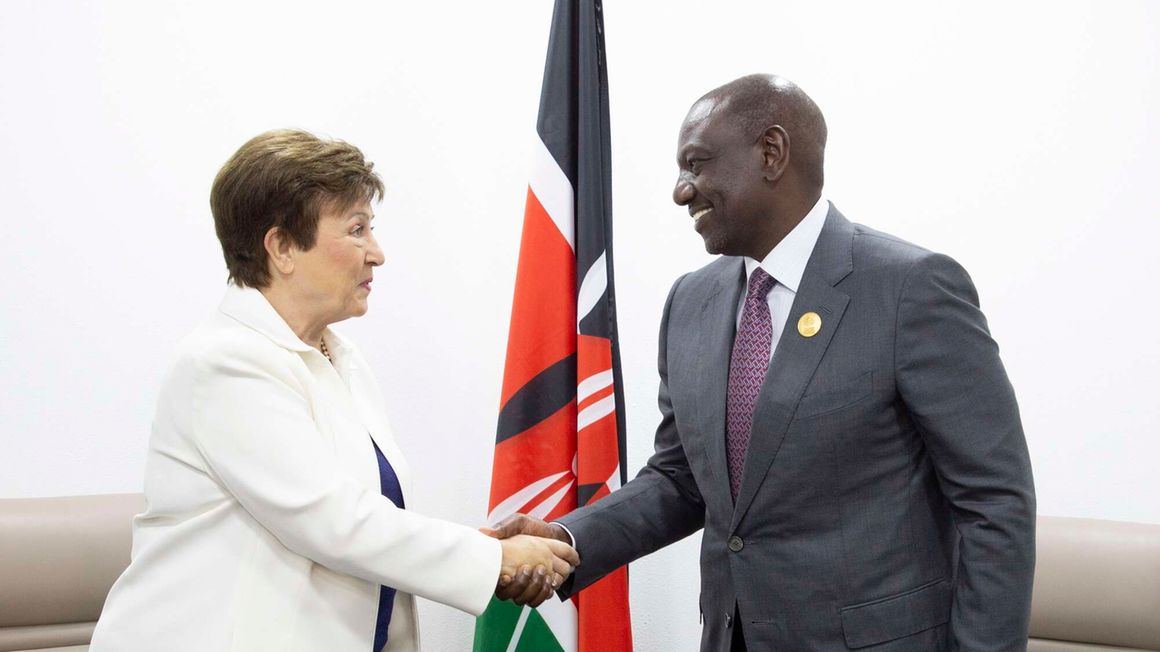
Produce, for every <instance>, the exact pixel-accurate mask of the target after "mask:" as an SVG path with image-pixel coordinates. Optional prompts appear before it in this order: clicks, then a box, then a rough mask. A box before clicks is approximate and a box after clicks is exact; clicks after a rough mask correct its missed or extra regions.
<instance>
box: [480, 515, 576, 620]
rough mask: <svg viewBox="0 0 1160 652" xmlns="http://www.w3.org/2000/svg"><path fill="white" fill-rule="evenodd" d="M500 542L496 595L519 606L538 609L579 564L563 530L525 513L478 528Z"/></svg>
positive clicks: (569, 540) (568, 538) (570, 542)
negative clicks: (501, 553)
mask: <svg viewBox="0 0 1160 652" xmlns="http://www.w3.org/2000/svg"><path fill="white" fill-rule="evenodd" d="M479 531H480V532H483V533H484V534H486V535H487V536H489V537H494V538H496V539H499V540H500V545H501V546H502V547H503V562H502V564H501V566H500V571H499V582H498V583H497V584H496V586H495V596H496V597H497V598H499V599H500V600H511V601H512V602H514V603H516V604H519V605H525V604H526V605H530V606H532V607H538V606H540V604H541V603H543V602H544V600H547V599H548V598H549V597H551V595H552V593H553V592H554V591H555V590H556V589H558V588H559V587H560V585H561V584H563V583H564V581H565V580H566V579H568V576H569V575H571V574H572V571H573V570H574V569H575V568H576V567H577V566H579V565H580V555H579V554H578V553H577V552H576V550H575V549H573V548H572V538H571V537H570V536H568V533H567V532H565V531H564V528H562V527H560V526H559V525H556V524H553V523H545V522H544V521H542V520H540V519H538V518H536V517H534V516H528V515H527V514H516V515H514V516H509V517H508V518H506V519H504V520H503V522H501V523H500V524H499V525H497V526H496V527H495V528H488V527H482V528H479Z"/></svg>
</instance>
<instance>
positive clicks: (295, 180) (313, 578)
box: [91, 131, 578, 652]
mask: <svg viewBox="0 0 1160 652" xmlns="http://www.w3.org/2000/svg"><path fill="white" fill-rule="evenodd" d="M382 192H383V185H382V181H381V180H380V179H379V177H378V175H377V174H375V172H374V171H373V165H372V164H371V163H369V162H366V161H365V160H364V159H363V156H362V153H361V152H360V151H359V150H358V149H357V148H355V147H353V146H351V145H348V144H346V143H342V142H335V141H324V140H321V139H319V138H316V137H315V136H313V135H311V134H308V133H305V132H302V131H272V132H268V133H265V134H262V135H260V136H258V137H256V138H254V139H253V140H251V141H249V142H248V143H246V144H245V145H243V146H242V148H241V149H239V150H238V151H237V153H235V154H234V156H233V157H232V158H231V159H230V160H229V161H228V162H227V163H226V164H225V166H224V167H223V168H222V169H221V171H220V172H219V173H218V175H217V178H216V180H215V181H214V185H213V190H212V192H211V195H210V204H211V208H212V211H213V217H214V223H215V226H216V229H217V234H218V239H219V240H220V241H221V244H222V250H223V252H224V254H225V260H226V266H227V268H228V269H229V275H230V281H231V284H230V286H229V288H228V289H227V291H226V295H225V298H224V299H223V300H222V303H221V306H220V308H219V309H218V311H217V312H216V313H215V314H214V315H213V316H211V317H210V319H209V320H208V321H206V322H205V323H204V324H202V325H201V326H200V327H199V328H198V329H197V330H196V331H195V332H194V333H193V334H192V335H190V336H189V337H188V338H187V339H186V340H185V341H184V342H183V344H182V345H181V347H180V350H179V354H178V359H177V362H176V363H175V365H174V366H173V368H172V369H171V371H170V373H169V375H168V377H167V379H166V381H165V384H164V386H163V388H162V391H161V396H160V400H159V402H158V407H157V415H156V419H155V421H154V424H153V432H152V436H151V438H150V444H149V454H148V459H147V464H146V471H145V496H146V498H147V501H148V507H147V509H146V511H145V513H143V514H141V515H139V516H138V517H137V518H136V519H135V520H134V523H133V554H132V563H130V565H129V567H128V569H126V571H125V573H124V574H123V575H122V576H121V578H120V579H119V580H118V581H117V582H116V584H115V585H114V586H113V588H112V590H111V592H110V593H109V597H108V600H107V602H106V604H105V608H104V612H103V613H102V615H101V619H100V622H99V623H98V624H97V629H96V632H95V633H94V635H93V642H92V647H91V649H92V650H93V652H106V651H108V652H131V651H136V650H141V651H146V650H147V651H150V652H155V651H157V650H166V651H167V652H171V651H175V650H177V651H180V650H190V651H194V650H197V651H199V652H204V651H215V652H216V651H223V650H239V651H243V650H244V651H246V652H252V651H255V650H278V651H279V652H283V651H291V650H303V651H305V650H311V651H317V650H326V651H328V652H329V651H339V650H342V651H345V650H350V651H351V652H356V651H357V652H370V651H371V650H375V651H378V650H382V649H389V650H417V649H418V622H417V620H416V614H415V604H414V598H413V597H412V596H413V595H421V596H424V597H426V598H429V599H431V600H435V601H438V602H442V603H444V604H447V605H450V606H453V607H456V608H458V609H461V610H463V611H467V612H469V613H472V614H479V613H481V612H482V611H483V610H484V608H485V607H486V606H487V604H488V601H489V600H490V598H491V595H492V593H493V591H494V590H495V588H496V585H497V580H498V579H499V578H500V577H501V575H503V576H504V577H505V580H506V578H510V577H511V576H512V575H514V574H515V573H516V572H517V570H519V569H521V568H523V569H524V571H523V572H524V573H525V574H526V573H527V570H526V569H527V567H543V569H548V572H547V573H546V574H545V573H544V572H543V569H539V568H538V569H537V570H538V571H539V572H538V573H537V574H536V575H535V582H536V585H535V586H534V587H533V588H531V589H529V592H528V593H525V595H524V596H523V597H524V598H527V599H529V600H530V601H532V602H533V603H535V604H538V601H541V600H542V599H544V598H546V597H547V596H548V595H550V594H551V591H552V587H553V586H554V585H556V584H558V582H560V581H562V579H563V577H565V576H566V575H567V574H568V573H569V572H571V568H572V566H573V565H575V564H576V563H577V562H578V559H577V557H576V553H575V551H574V550H572V549H571V548H570V547H568V546H567V545H564V544H560V542H558V541H548V540H545V539H537V538H534V537H517V538H512V539H506V540H503V541H499V540H496V539H494V538H489V537H488V536H485V535H484V534H482V533H480V532H478V531H476V530H474V529H471V528H468V527H464V526H461V525H456V524H453V523H449V522H446V521H441V520H437V519H432V518H428V517H425V516H421V515H419V514H416V513H415V512H412V511H409V510H407V509H406V498H407V496H408V495H409V492H410V484H411V482H410V470H409V469H408V467H407V464H406V462H405V461H404V460H403V457H402V455H401V453H400V451H399V448H398V446H397V445H396V443H395V439H394V436H393V435H392V433H391V430H390V428H389V426H388V425H387V421H386V417H385V415H384V413H383V410H382V406H381V402H380V401H381V399H380V395H379V389H378V387H377V385H376V384H375V380H374V377H373V376H372V375H371V373H370V368H369V366H368V365H367V363H366V362H365V361H364V360H363V358H362V357H361V356H360V355H359V353H358V351H357V350H356V349H355V348H354V347H353V346H352V345H351V344H350V343H349V342H347V341H345V340H344V339H343V338H341V337H339V336H338V335H337V334H336V333H334V332H333V331H331V330H330V329H329V325H330V324H333V323H335V322H338V321H342V320H344V319H347V318H350V317H356V316H359V315H362V314H364V313H365V312H366V311H367V299H368V297H369V296H370V293H371V281H372V277H373V271H374V268H375V267H377V266H378V265H380V264H382V262H383V253H382V250H380V249H379V245H378V243H377V242H376V241H375V238H374V235H373V233H372V231H371V228H372V227H371V221H372V219H373V218H374V215H373V212H372V210H371V202H372V201H377V200H378V199H379V198H380V197H381V195H382Z"/></svg>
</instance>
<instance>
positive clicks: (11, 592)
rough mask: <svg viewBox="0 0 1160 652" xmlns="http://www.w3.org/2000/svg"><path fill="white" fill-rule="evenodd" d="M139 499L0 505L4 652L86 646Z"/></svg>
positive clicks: (120, 566)
mask: <svg viewBox="0 0 1160 652" xmlns="http://www.w3.org/2000/svg"><path fill="white" fill-rule="evenodd" d="M144 508H145V498H144V496H142V495H141V494H107V495H102V496H75V497H64V498H5V499H0V652H7V651H9V650H27V649H42V648H53V647H59V646H66V645H80V644H87V643H88V642H89V639H90V637H91V636H92V633H93V627H94V625H96V621H97V618H98V617H99V616H100V614H101V607H102V606H104V604H105V596H107V595H108V593H109V587H111V586H112V585H113V582H114V581H115V580H116V579H117V577H118V576H119V575H120V574H121V571H123V570H125V567H126V566H128V565H129V549H130V546H131V544H132V520H133V516H134V515H135V514H137V513H139V512H142V511H144Z"/></svg>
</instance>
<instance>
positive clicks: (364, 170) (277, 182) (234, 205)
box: [209, 129, 383, 288]
mask: <svg viewBox="0 0 1160 652" xmlns="http://www.w3.org/2000/svg"><path fill="white" fill-rule="evenodd" d="M382 196H383V181H382V179H380V178H379V175H378V174H376V173H375V171H374V163H371V162H370V161H367V160H366V159H364V158H363V154H362V152H361V151H359V149H358V148H357V147H355V146H354V145H351V144H349V143H344V142H342V141H340V140H324V139H322V138H319V137H317V136H315V135H314V134H311V133H308V132H305V131H301V130H296V129H277V130H274V131H267V132H266V133H264V134H260V135H258V136H255V137H254V138H251V139H250V140H249V141H248V142H247V143H246V144H245V145H242V146H241V148H239V149H238V151H237V152H235V153H234V155H233V156H231V157H230V160H228V161H226V164H225V165H223V166H222V169H221V170H220V171H218V174H217V177H216V178H215V179H214V181H213V189H212V190H211V191H210V194H209V205H210V210H211V211H212V212H213V221H214V228H215V229H216V230H217V237H218V240H219V241H221V244H222V253H223V254H224V255H225V258H226V268H227V269H229V273H230V280H231V281H233V282H234V283H236V284H238V285H240V286H242V287H246V286H249V287H254V288H262V287H265V286H267V285H269V283H270V270H269V268H268V267H267V266H266V249H265V245H264V243H263V241H264V240H265V237H266V232H267V231H269V230H270V229H271V228H272V227H275V226H277V227H279V228H280V229H281V230H282V231H283V232H284V233H285V234H286V235H287V236H288V237H289V238H290V240H291V242H293V243H294V244H295V245H296V246H297V247H299V248H301V249H310V248H311V247H313V246H314V241H315V238H316V237H317V235H318V219H319V217H320V215H321V213H322V209H323V207H324V206H334V207H336V208H338V209H339V210H345V209H347V208H349V207H350V206H352V205H353V204H355V203H356V202H359V201H378V200H379V199H381V198H382Z"/></svg>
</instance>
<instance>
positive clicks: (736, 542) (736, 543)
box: [729, 536, 745, 552]
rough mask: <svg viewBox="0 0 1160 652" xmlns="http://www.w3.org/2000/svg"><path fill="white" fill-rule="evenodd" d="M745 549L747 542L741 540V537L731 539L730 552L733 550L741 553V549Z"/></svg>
mask: <svg viewBox="0 0 1160 652" xmlns="http://www.w3.org/2000/svg"><path fill="white" fill-rule="evenodd" d="M744 547H745V542H744V541H742V540H741V537H738V536H732V537H729V549H730V550H732V551H733V552H741V549H742V548H744Z"/></svg>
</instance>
